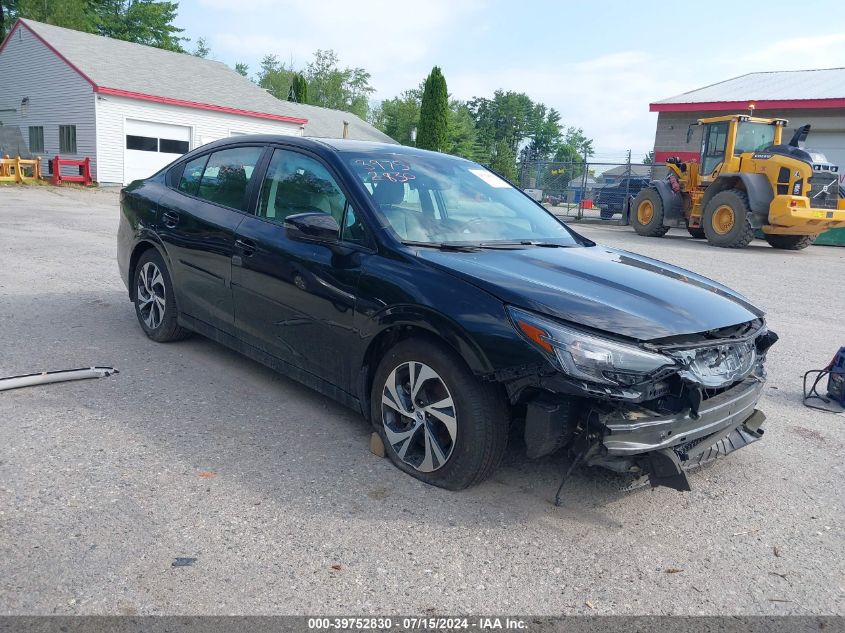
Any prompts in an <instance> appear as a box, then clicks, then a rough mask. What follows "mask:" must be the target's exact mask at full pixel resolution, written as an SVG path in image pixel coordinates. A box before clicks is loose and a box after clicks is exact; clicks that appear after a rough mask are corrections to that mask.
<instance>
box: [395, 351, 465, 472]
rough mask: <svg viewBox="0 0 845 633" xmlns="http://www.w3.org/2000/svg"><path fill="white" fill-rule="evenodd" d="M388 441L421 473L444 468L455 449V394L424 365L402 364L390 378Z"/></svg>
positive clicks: (403, 459) (435, 373)
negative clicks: (453, 395)
mask: <svg viewBox="0 0 845 633" xmlns="http://www.w3.org/2000/svg"><path fill="white" fill-rule="evenodd" d="M381 403H382V406H381V411H382V423H383V425H384V434H385V438H386V439H387V442H388V443H389V444H390V445H391V446H392V447H393V450H394V451H396V454H397V456H398V457H399V459H401V460H402V461H403V462H405V463H406V464H408V465H409V466H411V467H412V468H414V469H415V470H418V471H420V472H424V473H429V472H432V471H435V470H438V469H439V468H442V467H443V466H444V465H445V464H446V462H447V461H448V460H449V457H450V456H451V454H452V451H453V449H454V448H455V440H456V439H457V435H458V424H457V416H456V414H455V404H454V401H453V400H452V394H451V393H449V389H448V388H447V387H446V383H445V382H444V381H443V379H442V378H441V377H440V375H439V374H438V373H437V372H436V371H434V370H433V369H432V368H431V367H429V366H428V365H426V364H424V363H420V362H416V361H410V362H406V363H402V364H401V365H399V366H398V367H396V368H395V369H394V370H393V371H392V372H390V374H389V375H388V376H387V380H386V381H385V385H384V389H383V392H382V399H381Z"/></svg>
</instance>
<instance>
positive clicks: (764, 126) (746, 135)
mask: <svg viewBox="0 0 845 633" xmlns="http://www.w3.org/2000/svg"><path fill="white" fill-rule="evenodd" d="M774 141H775V126H774V125H772V124H770V123H751V122H749V121H740V122H739V129H738V130H737V131H736V148H735V149H734V154H737V155H739V154H744V153H745V152H757V151H760V150H762V149H766V148H767V147H769V146H770V145H772V144H773V143H774Z"/></svg>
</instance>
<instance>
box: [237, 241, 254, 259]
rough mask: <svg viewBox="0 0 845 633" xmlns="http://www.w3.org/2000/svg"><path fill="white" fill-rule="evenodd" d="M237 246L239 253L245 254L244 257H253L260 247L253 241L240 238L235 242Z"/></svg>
mask: <svg viewBox="0 0 845 633" xmlns="http://www.w3.org/2000/svg"><path fill="white" fill-rule="evenodd" d="M235 246H236V247H237V249H238V250H239V251H241V253H243V256H244V257H251V256H252V255H254V254H255V251H256V249H257V248H258V245H257V244H256V243H255V242H253V241H252V240H248V239H246V238H240V237H239V238H238V239H236V240H235Z"/></svg>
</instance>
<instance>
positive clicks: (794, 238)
mask: <svg viewBox="0 0 845 633" xmlns="http://www.w3.org/2000/svg"><path fill="white" fill-rule="evenodd" d="M763 237H765V238H766V241H767V242H768V243H769V246H771V247H772V248H780V249H783V250H785V251H800V250H801V249H803V248H807V247H808V246H810V245H811V244H812V243H813V242H815V241H816V238H817V237H818V235H768V234H764V235H763Z"/></svg>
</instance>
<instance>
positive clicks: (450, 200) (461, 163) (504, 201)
mask: <svg viewBox="0 0 845 633" xmlns="http://www.w3.org/2000/svg"><path fill="white" fill-rule="evenodd" d="M345 160H346V162H347V164H348V165H349V167H350V168H351V169H352V171H353V172H354V173H355V175H356V176H357V177H358V178H359V179H360V180H361V182H362V183H363V184H364V187H365V188H366V189H367V191H368V192H369V193H370V195H371V196H372V197H373V201H374V202H375V207H376V208H377V209H378V210H379V212H380V213H381V215H382V217H383V220H384V222H385V223H386V224H387V225H388V226H390V227H391V228H392V229H393V230H394V231H395V232H396V234H397V235H398V236H399V239H400V240H402V241H405V242H417V243H428V244H443V243H462V244H482V243H491V242H536V241H540V242H549V243H553V244H557V245H561V246H571V245H574V244H577V243H578V242H576V240H575V238H574V237H573V236H572V234H571V233H570V232H569V230H568V229H567V228H566V227H565V226H564V225H563V223H561V222H560V221H559V220H557V219H556V218H555V217H554V216H553V215H551V214H550V213H548V212H547V211H545V210H544V209H543V208H542V207H540V206H538V205H537V204H535V203H534V202H533V201H532V200H531V199H529V198H528V197H526V196H525V195H524V194H523V193H522V192H520V191H519V190H518V189H516V188H514V187H512V186H511V185H510V184H508V183H507V182H506V181H504V180H502V179H501V178H499V177H498V176H496V175H495V174H493V173H492V172H490V171H488V170H486V169H485V168H484V167H482V166H481V165H477V164H475V163H471V162H469V161H466V160H463V159H459V158H454V157H451V156H447V155H445V154H443V155H437V154H431V155H428V154H416V153H411V152H408V153H400V152H391V153H376V152H373V153H352V152H346V153H345Z"/></svg>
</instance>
